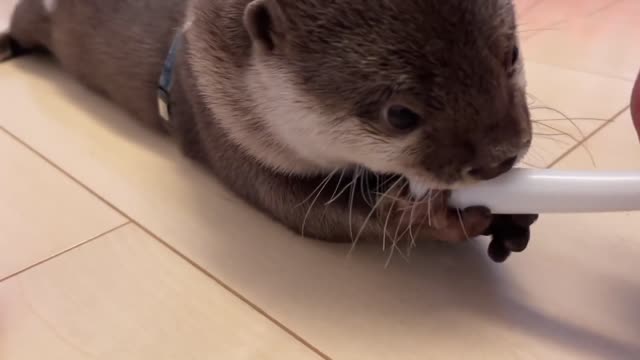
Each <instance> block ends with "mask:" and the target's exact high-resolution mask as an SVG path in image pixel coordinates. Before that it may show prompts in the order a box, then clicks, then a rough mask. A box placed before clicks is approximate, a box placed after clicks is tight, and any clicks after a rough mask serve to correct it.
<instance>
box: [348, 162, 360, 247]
mask: <svg viewBox="0 0 640 360" xmlns="http://www.w3.org/2000/svg"><path fill="white" fill-rule="evenodd" d="M358 175H359V174H358V173H357V172H356V173H355V174H354V178H353V181H352V182H351V193H350V194H349V236H350V237H351V241H353V240H354V238H353V202H354V200H355V197H356V186H357V184H358Z"/></svg>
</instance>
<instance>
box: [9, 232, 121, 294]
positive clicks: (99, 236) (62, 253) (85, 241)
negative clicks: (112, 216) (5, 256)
mask: <svg viewBox="0 0 640 360" xmlns="http://www.w3.org/2000/svg"><path fill="white" fill-rule="evenodd" d="M130 224H131V221H126V222H124V223H122V224H120V225H118V226H116V227H114V228H111V229H109V230H106V231H103V232H102V233H100V234H98V235H96V236H93V237H91V238H90V239H88V240H84V241H82V242H80V243H78V244H75V245H73V246H71V247H69V248H67V249H65V250H62V251H60V252H58V253H56V254H53V255H51V256H49V257H47V258H45V259H43V260H40V261H38V262H36V263H34V264H31V265H29V266H27V267H25V268H24V269H21V270H18V271H16V272H14V273H12V274H9V275H7V276H5V277H3V278H0V284H1V283H2V282H3V281H5V280H9V279H12V278H14V277H16V276H19V275H21V274H24V273H26V272H27V271H29V270H32V269H34V268H36V267H38V266H40V265H43V264H45V263H47V262H49V261H51V260H54V259H57V258H59V257H61V256H63V255H66V254H68V253H70V252H72V251H73V250H76V249H78V248H81V247H83V246H85V245H87V244H89V243H91V242H93V241H95V240H98V239H100V238H101V237H103V236H106V235H109V234H111V233H113V232H116V231H118V230H120V229H122V228H124V227H125V226H127V225H130Z"/></svg>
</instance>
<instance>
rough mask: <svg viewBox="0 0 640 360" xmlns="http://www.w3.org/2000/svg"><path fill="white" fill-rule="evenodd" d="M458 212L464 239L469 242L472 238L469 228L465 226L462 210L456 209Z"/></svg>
mask: <svg viewBox="0 0 640 360" xmlns="http://www.w3.org/2000/svg"><path fill="white" fill-rule="evenodd" d="M456 212H457V213H458V220H459V221H460V227H461V228H462V233H463V234H464V237H465V238H466V239H467V240H471V238H470V237H469V233H468V232H467V228H466V227H465V226H464V220H463V219H462V212H461V211H460V209H456Z"/></svg>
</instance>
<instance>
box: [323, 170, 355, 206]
mask: <svg viewBox="0 0 640 360" xmlns="http://www.w3.org/2000/svg"><path fill="white" fill-rule="evenodd" d="M356 181H358V178H357V177H354V178H353V179H351V181H349V182H348V183H347V184H346V185H345V186H344V188H342V190H340V192H338V193H337V194H336V195H335V196H333V197H332V198H331V199H329V201H327V202H326V203H325V205H331V204H333V203H334V202H336V200H338V199H339V198H340V197H341V196H342V195H344V193H346V192H347V190H349V189H351V188H352V187H353V186H354V185H355V183H356Z"/></svg>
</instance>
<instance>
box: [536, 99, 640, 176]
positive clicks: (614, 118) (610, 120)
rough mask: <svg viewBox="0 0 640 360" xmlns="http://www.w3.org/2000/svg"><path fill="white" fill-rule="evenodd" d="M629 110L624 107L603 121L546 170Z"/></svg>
mask: <svg viewBox="0 0 640 360" xmlns="http://www.w3.org/2000/svg"><path fill="white" fill-rule="evenodd" d="M630 108H631V106H630V105H626V106H625V107H624V108H623V109H622V110H620V111H618V112H617V113H615V114H614V115H613V116H612V117H611V118H609V120H607V121H605V122H604V124H602V125H600V126H599V127H598V128H596V129H595V130H594V131H593V132H592V133H591V134H589V135H587V136H585V137H584V139H582V140H581V141H580V142H578V143H577V144H575V145H573V146H572V147H571V148H569V149H568V150H567V151H565V152H564V153H563V154H562V155H560V156H559V157H558V158H557V159H555V160H554V161H552V162H551V163H550V164H549V165H548V166H547V169H550V168H552V167H554V166H556V165H558V163H560V162H561V161H562V160H564V159H566V158H567V157H568V156H569V155H571V154H572V153H573V152H574V151H576V150H577V149H578V148H580V147H582V146H586V143H587V141H589V140H591V139H592V138H593V137H595V136H596V135H598V134H599V133H600V132H601V131H602V130H604V129H605V128H606V127H607V126H609V125H610V124H611V123H612V122H614V121H615V120H616V119H617V118H619V117H620V116H622V114H624V113H625V112H626V111H627V110H629V109H630Z"/></svg>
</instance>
